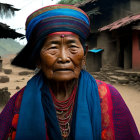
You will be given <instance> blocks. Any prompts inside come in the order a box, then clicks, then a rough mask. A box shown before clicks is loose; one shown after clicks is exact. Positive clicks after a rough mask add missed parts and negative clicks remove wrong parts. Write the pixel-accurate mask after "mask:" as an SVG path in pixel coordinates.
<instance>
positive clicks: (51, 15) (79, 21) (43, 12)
mask: <svg viewBox="0 0 140 140" xmlns="http://www.w3.org/2000/svg"><path fill="white" fill-rule="evenodd" d="M89 31H90V22H89V18H88V16H87V14H86V13H85V12H84V11H82V10H81V9H79V8H77V7H74V6H72V5H63V4H57V5H51V6H46V7H43V8H41V9H39V10H36V11H35V12H33V13H32V14H31V15H29V16H28V18H27V20H26V38H27V41H28V42H27V45H26V46H25V47H24V49H23V50H22V51H21V52H20V53H19V54H18V55H17V57H16V58H15V59H14V60H13V62H12V64H13V65H17V66H21V67H26V68H29V69H34V68H35V67H36V66H35V65H36V59H37V58H38V57H39V52H40V50H41V46H42V45H43V42H44V40H45V38H46V36H47V35H49V34H51V33H55V32H73V33H75V34H77V35H78V36H79V37H80V40H81V41H82V42H85V40H86V39H87V37H88V35H89ZM82 42H81V43H82ZM23 58H24V60H23ZM26 60H27V61H26ZM25 61H26V62H25Z"/></svg>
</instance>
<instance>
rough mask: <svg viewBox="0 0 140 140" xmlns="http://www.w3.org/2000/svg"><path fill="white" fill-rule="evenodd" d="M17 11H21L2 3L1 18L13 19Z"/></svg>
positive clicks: (0, 4)
mask: <svg viewBox="0 0 140 140" xmlns="http://www.w3.org/2000/svg"><path fill="white" fill-rule="evenodd" d="M15 11H19V9H16V8H14V7H13V5H10V4H6V3H0V17H1V18H3V17H4V16H5V17H11V16H13V15H14V14H15Z"/></svg>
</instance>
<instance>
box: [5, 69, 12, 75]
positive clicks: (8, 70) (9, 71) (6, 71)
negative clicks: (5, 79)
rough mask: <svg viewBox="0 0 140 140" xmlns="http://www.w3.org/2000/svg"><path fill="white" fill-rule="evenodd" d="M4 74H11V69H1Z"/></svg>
mask: <svg viewBox="0 0 140 140" xmlns="http://www.w3.org/2000/svg"><path fill="white" fill-rule="evenodd" d="M3 71H4V73H5V74H11V73H12V69H3Z"/></svg>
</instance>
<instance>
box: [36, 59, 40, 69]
mask: <svg viewBox="0 0 140 140" xmlns="http://www.w3.org/2000/svg"><path fill="white" fill-rule="evenodd" d="M36 67H37V68H38V69H41V61H40V59H38V60H37V62H36Z"/></svg>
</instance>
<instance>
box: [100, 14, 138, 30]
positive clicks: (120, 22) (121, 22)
mask: <svg viewBox="0 0 140 140" xmlns="http://www.w3.org/2000/svg"><path fill="white" fill-rule="evenodd" d="M138 20H140V13H139V14H137V15H130V16H127V17H125V18H122V19H119V20H117V21H115V22H113V23H111V24H109V25H107V26H104V27H102V28H100V29H98V30H99V31H100V32H102V31H105V30H109V31H111V30H115V29H118V28H120V27H123V26H126V25H128V24H131V23H133V22H135V21H138Z"/></svg>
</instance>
